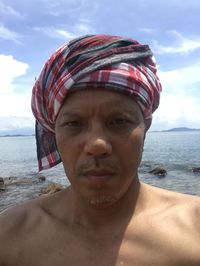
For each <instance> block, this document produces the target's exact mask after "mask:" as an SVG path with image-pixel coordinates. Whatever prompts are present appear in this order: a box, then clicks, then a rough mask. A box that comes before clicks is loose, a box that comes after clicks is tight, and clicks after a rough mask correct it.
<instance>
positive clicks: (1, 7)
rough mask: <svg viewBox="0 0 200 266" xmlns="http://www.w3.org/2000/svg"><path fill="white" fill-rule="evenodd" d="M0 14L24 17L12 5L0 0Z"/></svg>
mask: <svg viewBox="0 0 200 266" xmlns="http://www.w3.org/2000/svg"><path fill="white" fill-rule="evenodd" d="M0 14H2V15H6V16H9V17H10V18H13V17H14V18H20V19H21V18H23V16H22V15H21V14H20V13H19V12H18V11H16V10H15V9H14V8H13V7H11V6H10V5H5V4H4V3H3V2H1V1H0Z"/></svg>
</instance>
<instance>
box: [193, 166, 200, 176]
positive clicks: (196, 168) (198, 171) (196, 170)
mask: <svg viewBox="0 0 200 266" xmlns="http://www.w3.org/2000/svg"><path fill="white" fill-rule="evenodd" d="M192 172H193V173H195V174H197V173H199V174H200V167H193V168H192Z"/></svg>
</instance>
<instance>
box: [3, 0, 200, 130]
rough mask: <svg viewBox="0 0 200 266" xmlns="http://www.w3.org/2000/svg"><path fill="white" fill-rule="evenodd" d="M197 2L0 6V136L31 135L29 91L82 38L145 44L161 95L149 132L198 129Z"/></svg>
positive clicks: (68, 0) (84, 0)
mask: <svg viewBox="0 0 200 266" xmlns="http://www.w3.org/2000/svg"><path fill="white" fill-rule="evenodd" d="M199 13H200V1H199V0H190V1H184V0H166V1H165V0H151V1H149V0H140V1H136V0H123V1H117V0H110V1H109V0H96V1H95V0H56V1H55V0H28V1H24V0H0V134H1V133H2V132H7V131H11V132H15V131H17V132H18V133H24V132H34V124H35V120H34V117H33V115H32V112H31V108H30V101H31V90H32V87H33V84H34V81H35V78H36V77H37V76H39V73H40V71H41V69H42V66H43V65H44V63H45V61H46V60H47V59H48V58H49V56H50V55H51V54H52V53H53V52H54V51H55V50H56V49H57V48H58V47H60V46H62V45H63V44H64V43H66V42H68V41H69V40H71V39H73V38H75V37H78V36H81V35H85V34H99V33H105V34H113V35H120V36H124V37H131V38H133V39H136V40H138V41H139V42H140V43H142V44H149V46H150V47H151V49H152V51H153V53H154V56H155V58H156V62H157V66H158V75H159V77H160V80H161V83H162V87H163V91H162V93H161V100H160V106H159V108H158V110H157V111H156V112H155V113H154V115H153V123H152V127H151V130H166V129H170V128H174V127H183V126H185V127H190V128H200V16H199Z"/></svg>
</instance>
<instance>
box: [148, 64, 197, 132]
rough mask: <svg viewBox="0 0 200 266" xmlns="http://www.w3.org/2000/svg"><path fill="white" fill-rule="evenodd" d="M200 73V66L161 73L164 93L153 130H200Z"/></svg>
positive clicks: (155, 116) (156, 113)
mask: <svg viewBox="0 0 200 266" xmlns="http://www.w3.org/2000/svg"><path fill="white" fill-rule="evenodd" d="M199 73H200V64H196V65H193V66H189V67H186V68H182V69H176V70H173V71H167V72H160V73H159V76H160V79H161V83H162V85H163V92H162V93H161V101H160V106H159V108H158V110H157V111H156V112H155V115H154V123H153V129H169V128H173V127H179V126H187V127H192V128H200V90H199V87H200V75H199Z"/></svg>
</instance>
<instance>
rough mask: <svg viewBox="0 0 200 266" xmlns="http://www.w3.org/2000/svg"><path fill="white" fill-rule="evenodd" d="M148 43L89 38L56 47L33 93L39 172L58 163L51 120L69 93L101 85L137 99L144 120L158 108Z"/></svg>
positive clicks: (153, 63)
mask: <svg viewBox="0 0 200 266" xmlns="http://www.w3.org/2000/svg"><path fill="white" fill-rule="evenodd" d="M156 73H157V70H156V65H155V62H154V60H153V58H152V52H151V50H150V48H149V46H148V45H142V44H140V43H138V42H137V41H135V40H132V39H127V38H123V37H119V36H110V35H87V36H83V37H80V38H77V39H75V40H72V41H71V42H69V43H68V44H65V45H64V46H62V47H60V48H59V49H57V50H56V51H55V53H53V54H52V55H51V57H50V58H49V59H48V60H47V62H46V63H45V65H44V67H43V69H42V72H41V74H40V76H39V78H38V80H37V81H36V83H35V85H34V87H33V92H32V111H33V114H34V115H35V117H36V120H37V121H36V144H37V157H38V165H39V171H41V170H43V169H48V168H51V167H53V166H55V165H56V164H58V163H60V162H61V158H60V155H59V152H58V150H57V146H56V140H55V131H54V127H55V121H56V117H57V115H58V113H59V110H60V109H61V107H62V104H63V102H64V100H65V99H66V96H67V93H68V92H69V91H72V90H77V89H85V88H95V87H101V88H105V89H112V90H115V91H121V92H123V93H127V94H129V95H133V96H135V99H136V101H137V102H138V104H139V105H140V107H141V109H142V111H143V114H144V117H145V118H149V117H151V114H152V112H154V111H155V109H156V108H157V107H158V105H159V95H160V92H161V84H160V81H159V79H158V77H157V74H156Z"/></svg>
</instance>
